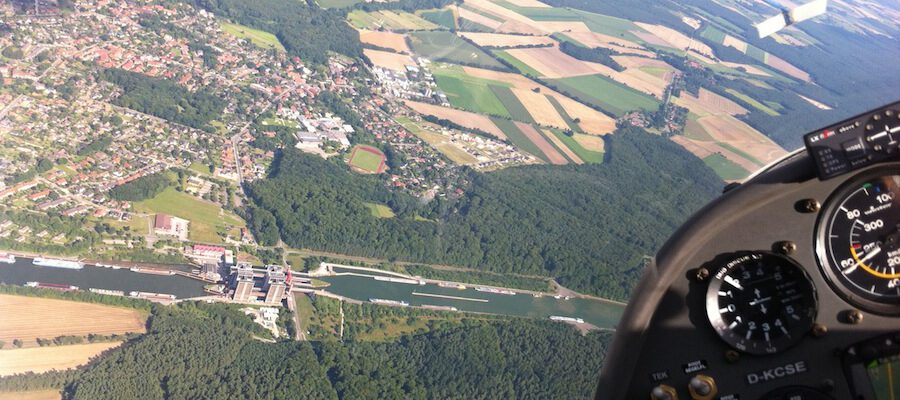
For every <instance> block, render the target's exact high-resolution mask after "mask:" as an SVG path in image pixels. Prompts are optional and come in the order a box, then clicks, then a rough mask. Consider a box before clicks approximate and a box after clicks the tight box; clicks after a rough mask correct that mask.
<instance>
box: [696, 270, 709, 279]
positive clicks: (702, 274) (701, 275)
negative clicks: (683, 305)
mask: <svg viewBox="0 0 900 400" xmlns="http://www.w3.org/2000/svg"><path fill="white" fill-rule="evenodd" d="M694 277H695V278H696V279H697V282H703V281H705V280H706V279H707V278H709V270H708V269H706V268H699V269H697V275H695V276H694Z"/></svg>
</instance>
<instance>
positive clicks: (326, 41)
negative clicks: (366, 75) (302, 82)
mask: <svg viewBox="0 0 900 400" xmlns="http://www.w3.org/2000/svg"><path fill="white" fill-rule="evenodd" d="M194 3H195V4H196V5H197V6H199V7H201V8H203V9H205V10H207V11H210V12H212V13H214V14H215V15H217V16H222V17H225V18H229V19H231V20H233V21H235V22H237V23H239V24H241V25H247V26H250V27H253V28H256V29H261V30H264V31H266V32H273V33H274V34H275V36H277V37H278V41H280V42H281V44H282V45H284V48H285V49H286V50H287V51H288V53H290V54H291V55H295V56H298V57H300V58H301V59H303V60H304V61H308V62H312V63H317V64H324V63H325V62H326V61H327V59H328V53H327V52H329V51H333V52H336V53H341V54H344V55H347V56H350V57H361V56H362V45H361V44H360V42H359V33H357V32H356V31H355V30H353V28H351V27H350V25H348V24H347V23H346V22H345V21H344V14H343V13H342V12H341V11H339V10H323V9H322V8H320V7H318V6H315V5H309V4H307V2H306V1H304V0H297V1H282V0H254V1H244V0H195V1H194Z"/></svg>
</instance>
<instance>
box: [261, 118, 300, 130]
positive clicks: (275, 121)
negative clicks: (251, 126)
mask: <svg viewBox="0 0 900 400" xmlns="http://www.w3.org/2000/svg"><path fill="white" fill-rule="evenodd" d="M260 124H261V125H264V126H269V125H273V126H285V127H288V128H293V129H300V125H299V124H298V123H297V121H291V120H289V119H284V118H266V119H264V120H262V121H261V122H260Z"/></svg>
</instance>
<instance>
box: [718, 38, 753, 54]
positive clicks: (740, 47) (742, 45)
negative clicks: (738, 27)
mask: <svg viewBox="0 0 900 400" xmlns="http://www.w3.org/2000/svg"><path fill="white" fill-rule="evenodd" d="M722 44H723V45H725V46H731V47H734V48H735V49H737V51H740V52H741V53H745V54H746V53H747V42H745V41H743V40H741V39H738V38H736V37H734V36H731V35H725V39H724V40H722Z"/></svg>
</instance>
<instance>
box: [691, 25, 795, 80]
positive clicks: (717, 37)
mask: <svg viewBox="0 0 900 400" xmlns="http://www.w3.org/2000/svg"><path fill="white" fill-rule="evenodd" d="M700 36H702V37H703V38H704V39H707V40H710V41H712V42H715V43H719V44H722V45H724V46H729V47H732V48H734V49H735V50H737V51H740V52H741V53H744V54H746V55H747V56H749V57H750V58H752V59H754V60H756V61H759V62H760V63H761V64H764V65H767V66H769V67H772V68H774V69H776V70H778V71H779V72H782V73H784V74H787V75H788V76H790V77H792V78H794V79H797V80H801V81H803V82H812V78H811V77H810V76H809V74H808V73H806V71H803V70H802V69H800V68H797V67H796V66H794V65H793V64H791V63H789V62H787V61H785V60H783V59H781V58H778V57H776V56H775V55H772V54H769V53H767V52H765V51H764V50H762V49H760V48H758V47H756V46H753V45H751V44H748V43H747V42H745V41H743V40H741V39H740V38H737V37H734V36H732V35H729V34H726V33H725V32H722V31H720V30H719V29H716V28H715V27H712V26H707V27H706V28H704V30H703V32H701V33H700ZM704 55H708V54H705V53H704ZM748 72H749V73H754V72H751V71H749V70H748ZM757 72H758V71H757Z"/></svg>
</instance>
